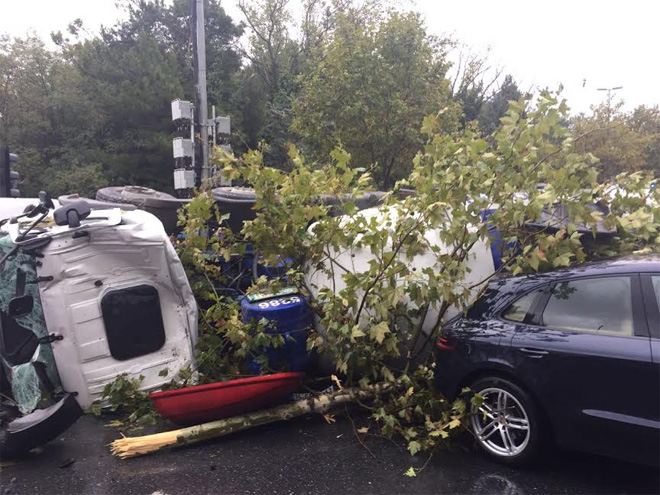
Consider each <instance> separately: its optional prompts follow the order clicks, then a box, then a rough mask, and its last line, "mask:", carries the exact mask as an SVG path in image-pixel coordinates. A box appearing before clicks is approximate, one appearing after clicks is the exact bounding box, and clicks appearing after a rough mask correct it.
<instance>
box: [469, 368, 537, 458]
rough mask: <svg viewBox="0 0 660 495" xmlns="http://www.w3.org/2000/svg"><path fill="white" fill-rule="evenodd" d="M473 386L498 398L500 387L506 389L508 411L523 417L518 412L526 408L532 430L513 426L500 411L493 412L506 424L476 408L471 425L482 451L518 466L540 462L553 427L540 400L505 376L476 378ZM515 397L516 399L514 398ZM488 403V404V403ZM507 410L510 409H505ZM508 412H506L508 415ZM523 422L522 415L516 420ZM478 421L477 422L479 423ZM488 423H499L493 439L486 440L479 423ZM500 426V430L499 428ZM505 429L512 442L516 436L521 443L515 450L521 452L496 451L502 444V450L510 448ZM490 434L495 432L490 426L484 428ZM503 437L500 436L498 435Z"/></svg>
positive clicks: (529, 426)
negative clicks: (540, 407)
mask: <svg viewBox="0 0 660 495" xmlns="http://www.w3.org/2000/svg"><path fill="white" fill-rule="evenodd" d="M470 389H471V390H472V392H474V393H475V394H480V395H484V393H485V394H486V395H487V397H489V398H491V400H492V398H495V397H496V396H497V395H498V393H497V392H496V390H502V391H504V392H506V394H508V396H507V395H506V394H503V395H504V396H505V397H507V401H508V402H505V404H506V403H508V404H509V408H508V410H509V411H510V412H511V411H512V416H514V417H515V416H521V414H517V412H519V410H520V409H522V414H523V415H524V416H526V419H527V426H528V430H527V431H524V430H520V429H518V428H516V429H513V428H512V427H511V426H510V425H511V423H512V421H511V420H507V418H506V417H505V418H502V415H503V414H502V413H501V412H498V411H493V412H492V413H489V414H492V415H493V416H494V417H496V418H498V421H503V422H504V424H503V425H499V424H496V423H497V422H496V421H495V420H491V418H490V416H489V417H488V418H485V417H484V413H483V412H479V411H477V412H476V414H478V415H479V416H475V414H474V413H475V411H474V408H473V416H472V417H471V428H472V433H473V434H474V437H475V440H476V442H477V444H478V445H479V447H480V448H481V450H482V451H483V452H484V453H485V454H486V455H487V456H489V457H490V458H491V459H494V460H496V461H497V462H500V463H503V464H508V465H514V466H526V465H530V464H533V463H535V462H537V461H538V460H539V459H540V458H541V457H542V456H543V454H545V453H546V452H547V450H548V448H549V447H550V442H548V435H549V428H548V426H547V422H546V420H545V418H544V415H543V413H542V411H541V410H540V409H539V407H538V405H537V403H536V401H535V400H534V399H533V398H532V397H531V396H530V395H529V393H527V392H526V391H525V390H524V389H523V388H521V387H520V386H519V385H517V384H516V383H514V382H512V381H510V380H507V379H505V378H501V377H497V376H491V377H483V378H480V379H478V380H476V381H475V382H474V383H472V384H471V385H470ZM511 398H513V400H511ZM487 405H488V404H487ZM505 410H507V409H506V408H505ZM506 415H507V413H504V416H506ZM516 421H517V422H519V421H520V418H519V419H518V420H516ZM475 422H477V424H475ZM486 422H492V423H493V424H496V426H495V427H493V428H494V429H495V432H494V434H492V435H491V437H490V438H487V439H486V440H485V441H484V440H483V439H482V438H480V436H479V435H478V434H477V431H476V430H477V425H481V424H484V423H486ZM498 428H499V430H498ZM501 430H505V431H508V434H506V435H507V438H508V439H509V441H510V442H511V440H512V439H513V444H514V445H515V444H516V443H519V444H520V445H518V446H516V447H515V449H518V448H520V451H519V452H516V453H515V454H511V453H504V452H497V451H494V449H495V450H496V449H497V447H498V445H497V444H498V443H502V450H505V449H506V445H505V444H504V435H505V433H502V432H501ZM487 433H491V430H487V429H486V427H484V428H483V430H482V436H486V434H487ZM498 437H500V438H498Z"/></svg>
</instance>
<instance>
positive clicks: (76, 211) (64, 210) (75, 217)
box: [53, 200, 92, 228]
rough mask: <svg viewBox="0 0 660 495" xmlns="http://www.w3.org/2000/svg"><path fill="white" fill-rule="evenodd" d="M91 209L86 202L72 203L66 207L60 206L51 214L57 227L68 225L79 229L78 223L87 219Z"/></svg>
mask: <svg viewBox="0 0 660 495" xmlns="http://www.w3.org/2000/svg"><path fill="white" fill-rule="evenodd" d="M91 211H92V209H91V208H90V207H89V204H88V203H87V201H82V200H81V201H74V202H73V203H70V204H68V205H66V206H61V207H59V208H58V209H57V210H55V211H54V212H53V218H54V219H55V223H56V224H57V225H68V226H69V227H71V228H75V227H80V221H81V220H82V219H84V218H87V217H88V216H89V214H90V213H91Z"/></svg>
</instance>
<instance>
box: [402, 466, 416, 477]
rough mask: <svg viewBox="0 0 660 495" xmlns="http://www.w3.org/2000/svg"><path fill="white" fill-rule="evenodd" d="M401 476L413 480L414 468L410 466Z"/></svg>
mask: <svg viewBox="0 0 660 495" xmlns="http://www.w3.org/2000/svg"><path fill="white" fill-rule="evenodd" d="M403 475H404V476H408V477H409V478H414V477H415V476H417V473H416V472H415V468H414V467H412V466H411V467H409V468H408V471H406V472H405V473H403Z"/></svg>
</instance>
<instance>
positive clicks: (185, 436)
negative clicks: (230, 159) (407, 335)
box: [110, 383, 394, 459]
mask: <svg viewBox="0 0 660 495" xmlns="http://www.w3.org/2000/svg"><path fill="white" fill-rule="evenodd" d="M393 389H394V386H393V384H391V383H379V384H375V385H371V386H369V387H366V388H363V389H359V388H346V389H343V390H340V391H337V392H332V393H329V394H324V395H320V396H318V397H310V398H308V399H302V400H299V401H297V402H293V403H289V404H282V405H281V406H277V407H273V408H271V409H264V410H261V411H255V412H251V413H248V414H244V415H241V416H234V417H231V418H225V419H220V420H217V421H211V422H210V423H204V424H202V425H197V426H190V427H188V428H182V429H180V430H172V431H165V432H163V433H156V434H154V435H146V436H142V437H124V438H120V439H118V440H115V441H114V442H112V443H111V444H110V450H111V451H112V454H113V455H115V456H117V457H119V458H121V459H126V458H129V457H135V456H139V455H144V454H149V453H151V452H156V451H157V450H161V449H165V448H169V447H180V446H184V445H191V444H194V443H197V442H202V441H204V440H208V439H211V438H218V437H222V436H225V435H230V434H232V433H236V432H239V431H243V430H247V429H250V428H253V427H255V426H261V425H265V424H268V423H275V422H278V421H287V420H290V419H292V418H295V417H298V416H303V415H305V414H322V413H325V412H327V411H329V410H331V409H333V408H335V407H337V406H340V405H344V404H348V403H350V402H354V401H356V400H369V399H373V398H374V397H376V396H377V395H380V394H383V393H386V392H389V391H392V390H393Z"/></svg>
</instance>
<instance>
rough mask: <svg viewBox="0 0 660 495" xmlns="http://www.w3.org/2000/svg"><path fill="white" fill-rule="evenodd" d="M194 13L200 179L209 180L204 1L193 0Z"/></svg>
mask: <svg viewBox="0 0 660 495" xmlns="http://www.w3.org/2000/svg"><path fill="white" fill-rule="evenodd" d="M193 1H194V2H195V4H194V7H195V9H194V11H193V18H194V19H193V21H194V24H193V26H194V29H195V36H194V38H193V39H194V45H193V49H194V51H195V68H196V74H195V75H196V89H197V92H196V98H195V103H196V107H197V116H198V124H199V136H200V141H201V144H202V164H201V176H200V179H201V180H202V181H203V180H206V179H208V178H209V143H208V135H209V134H208V132H209V131H208V120H209V110H208V102H207V100H206V33H205V30H204V0H193Z"/></svg>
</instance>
